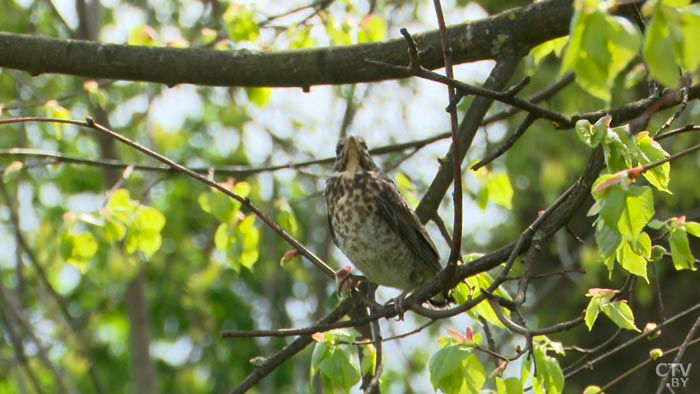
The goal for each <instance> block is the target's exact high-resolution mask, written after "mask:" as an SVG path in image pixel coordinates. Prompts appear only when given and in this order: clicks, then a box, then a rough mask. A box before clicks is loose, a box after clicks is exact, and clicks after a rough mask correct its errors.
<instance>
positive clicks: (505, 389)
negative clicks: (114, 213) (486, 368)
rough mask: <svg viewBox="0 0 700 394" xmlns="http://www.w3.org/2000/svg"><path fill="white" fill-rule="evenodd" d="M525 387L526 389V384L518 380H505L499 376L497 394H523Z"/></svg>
mask: <svg viewBox="0 0 700 394" xmlns="http://www.w3.org/2000/svg"><path fill="white" fill-rule="evenodd" d="M523 387H525V384H523V382H521V381H520V379H518V378H515V377H510V378H507V379H505V380H503V379H502V378H500V377H498V376H497V377H496V393H497V394H523Z"/></svg>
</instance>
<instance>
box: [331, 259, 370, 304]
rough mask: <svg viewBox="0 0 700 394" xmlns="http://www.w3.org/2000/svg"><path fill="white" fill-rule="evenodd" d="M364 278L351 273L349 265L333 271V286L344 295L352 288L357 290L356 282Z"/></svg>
mask: <svg viewBox="0 0 700 394" xmlns="http://www.w3.org/2000/svg"><path fill="white" fill-rule="evenodd" d="M364 279H366V278H365V277H364V276H362V275H354V274H351V273H350V266H349V265H346V266H345V267H343V268H341V269H339V270H337V271H335V286H336V288H337V289H338V293H339V294H341V295H344V296H348V295H350V294H351V293H352V291H353V290H357V284H358V283H359V282H360V281H361V280H364Z"/></svg>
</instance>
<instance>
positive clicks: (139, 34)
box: [127, 25, 159, 46]
mask: <svg viewBox="0 0 700 394" xmlns="http://www.w3.org/2000/svg"><path fill="white" fill-rule="evenodd" d="M127 43H128V44H129V45H144V46H155V45H159V42H158V33H157V32H156V30H155V29H154V28H152V27H151V26H148V25H140V26H136V27H134V28H132V29H131V30H129V38H128V40H127Z"/></svg>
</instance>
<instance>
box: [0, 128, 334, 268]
mask: <svg viewBox="0 0 700 394" xmlns="http://www.w3.org/2000/svg"><path fill="white" fill-rule="evenodd" d="M24 122H55V123H63V124H72V125H75V126H81V127H86V128H89V129H92V130H95V131H98V132H100V133H102V134H105V135H107V136H108V137H110V138H113V139H115V140H117V141H119V142H121V143H122V144H125V145H127V146H129V147H131V148H133V149H135V150H137V151H139V152H141V153H144V154H146V155H148V156H150V157H152V158H154V159H156V160H158V161H160V162H162V163H164V164H166V165H167V166H169V167H171V168H172V169H173V170H175V171H177V172H180V173H182V174H185V175H187V176H189V177H191V178H194V179H196V180H198V181H199V182H201V183H203V184H205V185H207V186H211V187H212V188H214V189H217V190H219V191H220V192H222V193H224V194H226V195H227V196H229V197H231V198H233V199H234V200H236V201H238V202H240V203H241V204H242V205H243V206H245V207H246V208H247V209H248V210H249V211H251V212H253V214H255V216H257V217H258V218H260V219H261V220H262V221H263V222H264V223H265V224H266V225H267V226H268V227H270V228H271V229H272V230H273V231H275V232H276V233H277V234H279V235H280V236H281V237H282V238H283V239H284V240H285V241H287V242H288V243H289V244H290V245H292V246H293V247H294V248H295V249H296V250H298V251H299V253H300V254H301V255H302V256H304V257H306V258H307V259H308V260H309V261H311V262H312V263H313V264H314V265H316V267H318V268H319V269H320V270H321V271H322V272H323V273H324V274H326V276H328V277H329V278H331V279H335V271H334V270H333V269H332V268H331V267H329V266H328V264H326V263H325V262H323V261H322V260H321V259H320V258H318V256H316V255H315V254H314V253H313V252H311V251H310V250H309V249H307V248H306V247H305V246H304V245H302V244H301V242H299V241H298V240H297V239H296V238H294V237H293V236H291V235H290V234H289V233H287V232H286V231H284V230H283V229H282V228H281V227H280V226H279V225H278V224H277V223H275V221H274V220H272V219H271V218H270V217H269V216H267V215H266V214H265V213H263V212H262V211H261V210H259V209H258V208H257V207H256V206H255V205H254V204H253V203H252V202H251V201H250V199H248V198H243V197H241V196H239V195H238V194H236V193H234V192H233V191H232V190H230V189H229V188H227V187H226V186H224V185H222V184H220V183H218V182H215V181H213V180H211V179H209V178H207V177H206V176H204V175H201V174H199V173H197V172H194V171H192V170H191V169H189V168H187V167H185V166H183V165H181V164H178V163H176V162H175V161H173V160H170V159H168V158H167V157H165V156H163V155H161V154H159V153H157V152H155V151H153V150H151V149H150V148H147V147H145V146H143V145H141V144H138V143H137V142H135V141H132V140H130V139H128V138H126V137H124V136H123V135H121V134H119V133H116V132H114V131H112V130H111V129H109V128H107V127H104V126H102V125H100V124H98V123H95V121H94V120H92V118H87V119H86V120H85V121H84V122H82V121H78V120H72V119H56V118H39V117H26V118H10V119H2V120H0V124H8V123H24Z"/></svg>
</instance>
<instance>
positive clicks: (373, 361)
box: [360, 344, 377, 375]
mask: <svg viewBox="0 0 700 394" xmlns="http://www.w3.org/2000/svg"><path fill="white" fill-rule="evenodd" d="M361 349H362V363H361V364H360V372H361V373H362V375H366V374H372V373H374V370H375V368H376V367H377V349H376V348H375V347H374V345H371V344H369V345H365V346H362V347H361Z"/></svg>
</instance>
